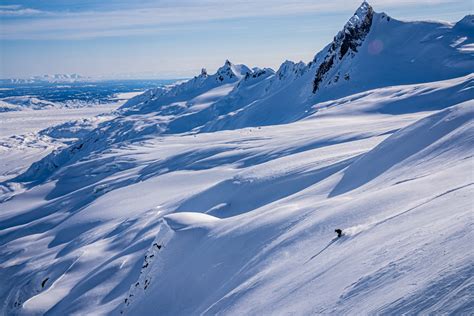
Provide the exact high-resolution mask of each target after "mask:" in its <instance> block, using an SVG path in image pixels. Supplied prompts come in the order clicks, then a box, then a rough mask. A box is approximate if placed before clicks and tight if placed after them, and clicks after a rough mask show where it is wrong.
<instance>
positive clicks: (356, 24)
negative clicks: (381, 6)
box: [313, 1, 374, 93]
mask: <svg viewBox="0 0 474 316" xmlns="http://www.w3.org/2000/svg"><path fill="white" fill-rule="evenodd" d="M373 16H374V10H373V9H372V7H371V6H370V5H369V3H368V2H367V1H364V2H362V4H361V5H360V6H359V8H358V9H357V10H356V12H355V13H354V15H353V16H352V17H351V18H350V19H349V21H347V23H346V24H345V25H344V28H343V29H342V31H340V32H339V33H338V34H337V35H336V36H335V37H334V40H333V42H332V43H331V46H330V47H329V50H328V53H327V55H326V56H325V58H324V60H323V61H322V62H321V64H320V65H319V68H318V70H317V71H316V77H315V78H314V81H313V93H316V91H317V90H318V89H319V86H320V84H321V82H322V81H323V79H324V77H325V75H326V74H327V73H328V72H329V71H330V70H331V69H332V68H333V66H334V65H335V64H337V60H338V59H339V60H342V59H343V58H344V56H346V55H347V54H351V55H352V54H354V53H357V48H358V47H359V46H360V45H362V43H363V42H364V40H365V37H366V36H367V34H368V33H369V31H370V27H371V26H372V19H373Z"/></svg>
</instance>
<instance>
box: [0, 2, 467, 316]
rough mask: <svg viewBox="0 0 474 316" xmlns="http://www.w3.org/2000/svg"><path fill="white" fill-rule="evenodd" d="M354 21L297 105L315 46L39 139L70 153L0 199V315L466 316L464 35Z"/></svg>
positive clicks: (461, 28) (202, 78)
mask: <svg viewBox="0 0 474 316" xmlns="http://www.w3.org/2000/svg"><path fill="white" fill-rule="evenodd" d="M369 8H370V6H368V4H366V3H364V4H363V6H362V7H361V8H360V9H359V10H358V11H357V12H356V15H355V16H354V17H353V18H352V19H351V20H350V21H349V23H348V24H347V25H346V26H345V29H346V28H347V29H352V30H353V31H352V32H351V31H348V33H346V32H344V34H351V36H350V38H346V35H344V34H342V35H341V36H339V37H338V38H339V39H340V41H338V45H339V44H341V43H346V44H344V45H346V46H347V47H346V48H347V51H345V53H344V54H341V50H340V48H341V47H342V46H338V47H339V48H338V49H337V50H335V51H334V52H337V53H335V54H334V61H333V64H332V65H327V66H324V67H327V71H325V72H324V75H322V76H321V81H320V83H319V87H318V91H316V93H314V94H313V92H312V89H313V80H314V78H315V76H316V73H317V71H318V69H319V68H320V66H321V63H322V61H323V60H325V56H327V54H333V53H334V52H330V51H329V50H330V49H329V48H330V45H331V44H330V45H329V46H328V47H326V48H325V49H324V50H323V51H321V52H320V53H319V54H318V55H317V56H316V58H315V60H314V61H312V62H311V63H309V64H305V63H302V62H300V63H293V62H289V61H287V62H285V63H283V64H282V66H281V67H280V68H279V69H278V70H277V71H276V72H275V71H273V70H272V69H268V68H263V69H260V68H253V69H249V68H248V67H246V66H244V65H235V64H233V63H231V62H229V61H226V62H225V64H224V65H223V66H222V67H221V68H220V69H219V70H218V71H217V72H216V73H214V74H209V73H208V72H207V71H206V70H205V69H203V70H202V71H201V74H200V75H198V76H196V77H194V78H192V79H191V80H188V81H185V82H180V83H175V84H173V85H169V86H165V87H159V88H156V89H152V90H149V91H147V92H145V93H144V94H142V95H139V96H136V97H134V98H132V99H131V100H129V101H128V102H127V104H125V105H124V106H123V107H121V108H120V109H119V110H117V111H116V112H114V113H113V114H111V115H109V116H107V117H98V118H96V119H89V120H79V121H76V122H69V123H64V124H61V125H59V126H55V127H52V128H48V129H46V130H43V131H41V132H40V133H38V135H40V136H41V137H44V138H46V137H51V138H55V139H60V138H61V136H64V137H65V138H67V139H68V142H71V143H70V144H69V145H68V146H64V147H61V148H58V149H56V150H55V151H54V152H53V153H51V154H49V155H48V156H46V157H44V158H43V159H41V160H39V161H37V162H36V163H33V164H32V165H31V166H30V168H29V169H28V170H27V171H25V172H23V173H21V174H20V175H18V176H17V177H15V178H13V179H10V178H8V180H5V181H4V182H2V183H1V184H0V190H1V191H0V192H1V195H0V201H1V202H0V246H1V247H0V279H1V280H2V282H1V285H0V301H1V302H2V305H0V314H6V315H16V314H20V315H38V314H49V315H66V314H80V315H85V314H94V315H116V314H120V313H121V314H125V315H150V314H159V315H197V314H205V315H213V314H225V315H262V314H263V315H266V314H296V315H307V314H337V315H339V314H341V315H347V314H354V315H365V314H380V313H382V314H384V313H388V314H393V313H395V314H396V313H406V314H420V313H421V314H423V313H447V314H450V313H452V314H463V313H470V312H471V311H472V304H469V303H466V302H468V301H469V298H470V292H471V289H472V286H473V281H472V277H471V274H472V269H470V268H469V267H470V266H471V262H472V259H473V258H472V251H471V244H472V238H473V235H472V195H473V193H474V192H473V189H474V178H473V174H472V172H469V170H472V163H473V162H472V157H473V152H472V148H473V147H474V139H473V136H472V135H473V124H474V123H473V118H474V110H473V109H474V103H473V101H472V99H473V98H474V92H473V91H474V90H473V75H472V70H473V65H474V64H473V61H472V56H471V55H470V54H471V53H469V47H470V46H469V45H472V31H471V26H472V23H471V22H472V19H471V18H469V17H467V18H465V19H463V20H462V21H461V22H458V23H457V24H455V25H454V26H453V25H447V24H440V23H435V22H429V23H428V22H401V21H397V20H395V19H393V18H390V17H388V16H387V15H386V14H380V13H375V12H373V13H369V12H371V9H369ZM369 15H371V16H372V17H371V23H368V21H369V20H368V19H367V17H368V16H369ZM359 31H360V32H362V33H360V32H359ZM356 34H363V36H361V37H358V38H355V37H354V35H356ZM346 39H347V40H346ZM378 41H380V42H378ZM380 43H382V45H380ZM341 45H342V44H341ZM433 64H436V65H437V67H432V65H433ZM368 70H370V71H368ZM345 74H348V76H347V79H345V78H346V76H345ZM337 76H339V78H338V80H335V79H336V77H337ZM31 112H33V111H31ZM72 136H77V139H76V140H74V139H73V138H71V137H72ZM26 141H28V140H25V142H26ZM337 228H339V229H342V236H341V237H339V238H338V237H337V236H336V234H335V231H334V230H335V229H337ZM427 263H429V264H427Z"/></svg>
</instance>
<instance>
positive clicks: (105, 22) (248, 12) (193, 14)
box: [0, 0, 455, 39]
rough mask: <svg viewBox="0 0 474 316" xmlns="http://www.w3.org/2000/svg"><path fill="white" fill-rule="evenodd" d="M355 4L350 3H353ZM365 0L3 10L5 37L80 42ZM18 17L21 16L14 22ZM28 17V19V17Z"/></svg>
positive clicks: (387, 0)
mask: <svg viewBox="0 0 474 316" xmlns="http://www.w3.org/2000/svg"><path fill="white" fill-rule="evenodd" d="M451 1H455V0H417V1H414V0H375V1H372V4H373V5H374V7H375V8H376V9H377V7H378V6H380V7H400V6H412V5H422V4H439V3H445V2H451ZM348 2H350V3H348ZM360 2H361V1H360V0H351V1H347V0H332V1H314V0H293V1H284V0H260V1H255V0H234V1H224V0H201V1H196V0H175V1H170V0H162V1H155V2H153V3H146V6H145V7H143V6H141V7H137V5H135V6H130V5H129V6H128V7H126V8H122V9H116V8H114V9H113V10H110V11H104V8H99V9H102V10H95V11H79V12H71V11H48V10H39V9H34V8H25V7H23V6H20V5H3V6H0V18H1V17H9V18H8V19H2V21H1V22H2V28H1V29H0V38H2V39H81V38H97V37H110V36H129V35H140V34H143V35H145V34H150V33H153V32H166V31H170V30H172V29H173V28H172V27H171V26H175V27H176V26H179V25H181V26H182V25H183V24H188V25H189V24H190V23H200V22H209V21H219V20H231V19H242V18H256V17H271V16H288V15H301V14H324V13H330V12H339V11H347V10H348V8H353V9H355V8H356V7H357V5H358V4H359V3H360ZM15 17H21V19H20V18H18V19H15ZM28 17H29V18H28Z"/></svg>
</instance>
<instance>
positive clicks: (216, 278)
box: [124, 102, 474, 315]
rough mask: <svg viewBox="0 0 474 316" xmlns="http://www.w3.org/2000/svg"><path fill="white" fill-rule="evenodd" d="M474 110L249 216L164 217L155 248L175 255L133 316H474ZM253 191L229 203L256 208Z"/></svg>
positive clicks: (448, 116) (164, 262) (159, 267)
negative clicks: (473, 245)
mask: <svg viewBox="0 0 474 316" xmlns="http://www.w3.org/2000/svg"><path fill="white" fill-rule="evenodd" d="M473 105H474V103H473V102H468V103H464V104H460V105H457V106H454V107H452V108H448V109H446V110H444V111H442V112H440V113H437V114H434V115H432V116H430V117H428V118H425V119H423V120H420V121H419V122H417V123H415V124H412V125H410V126H408V127H407V128H404V129H402V130H400V131H399V132H397V133H395V134H394V135H392V136H391V137H389V138H388V139H386V140H385V141H383V142H382V143H381V144H380V145H378V146H376V147H375V148H374V149H372V150H371V151H369V152H367V153H366V154H363V155H361V156H360V157H359V158H358V159H357V160H355V161H354V162H353V163H350V165H349V167H348V168H346V169H345V170H343V171H339V172H336V173H335V174H333V175H330V176H328V177H327V178H322V179H320V181H319V182H317V183H315V184H313V185H310V186H309V187H307V188H306V189H305V190H302V191H300V192H298V193H296V194H293V195H291V196H289V197H287V198H283V199H281V200H278V202H275V203H270V204H267V205H264V206H262V207H256V208H254V209H253V211H251V212H248V213H245V214H244V215H241V216H235V217H231V218H228V219H221V220H219V219H216V218H212V217H209V220H208V219H204V218H201V217H199V216H195V218H194V217H193V216H191V214H189V215H188V213H182V214H181V215H182V217H180V218H178V217H176V219H173V221H170V220H168V219H166V217H165V221H164V222H162V223H161V224H160V234H159V235H158V236H157V238H156V239H155V243H157V244H160V245H163V244H164V245H165V246H166V247H165V248H162V249H160V251H156V252H155V256H156V257H157V258H156V259H153V261H150V264H149V265H146V266H144V268H143V269H142V278H141V279H140V282H139V283H137V284H135V285H133V286H132V292H131V293H133V294H134V295H133V296H131V297H129V299H128V300H127V304H125V305H124V306H126V307H124V308H125V309H124V311H125V313H126V314H130V315H142V314H149V313H159V314H164V315H174V314H201V313H203V314H215V313H224V314H260V313H279V314H280V313H283V314H286V313H289V314H299V315H301V314H308V313H323V314H326V313H331V314H334V313H337V314H340V313H343V314H344V313H348V312H349V313H351V314H367V313H409V314H418V313H429V312H436V313H441V312H442V313H459V312H463V313H468V311H469V310H471V311H472V305H470V303H469V299H468V297H469V295H470V294H469V288H470V287H471V286H472V284H473V283H472V282H473V281H472V278H471V276H472V272H473V271H472V266H471V264H470V261H471V260H472V253H471V252H470V251H469V247H470V246H469V245H470V240H472V238H473V237H474V236H473V234H472V229H471V225H472V217H471V216H472V199H471V198H470V196H471V195H472V193H473V188H474V182H473V180H474V179H473V177H472V174H471V175H468V176H466V175H465V173H464V172H463V170H465V168H469V167H472V161H470V160H469V159H468V158H469V157H472V148H473V146H474V138H473V133H472V132H473V128H474V121H473V117H474V116H473V115H474V111H473ZM427 135H429V137H427ZM259 170H261V169H259ZM261 171H263V170H261ZM261 171H260V172H261ZM257 174H258V173H257ZM314 176H315V175H313V177H314ZM254 178H255V175H254ZM300 180H302V179H300ZM253 181H257V182H258V181H259V180H258V176H257V178H256V179H255V180H253ZM274 181H275V180H274ZM236 185H237V186H238V187H239V188H245V186H246V185H247V184H246V181H245V180H244V179H240V181H239V182H238V184H236ZM259 186H260V187H263V188H265V185H263V184H262V183H260V185H259ZM234 187H235V185H234ZM415 188H416V189H415ZM247 190H248V191H243V192H242V191H241V190H240V189H237V190H236V189H235V188H234V190H232V193H230V196H228V197H227V199H228V200H230V199H231V196H232V195H235V196H239V201H240V202H244V203H245V202H247V203H249V202H250V203H252V202H253V200H254V199H255V200H256V201H258V200H259V198H256V197H255V196H253V195H252V193H251V192H252V187H251V186H250V187H248V189H247ZM216 193H217V192H214V194H216ZM326 195H328V197H329V198H326ZM242 199H244V201H242ZM454 201H455V202H454ZM194 205H200V204H199V203H195V204H194ZM177 221H178V222H179V223H180V224H178V225H177V224H176V223H177ZM335 227H341V228H343V231H344V232H345V236H344V237H343V238H342V239H333V237H334V233H333V229H334V228H335ZM150 251H152V249H151V250H150ZM423 262H430V264H429V265H426V264H423ZM451 293H452V294H451ZM454 293H456V294H454ZM308 298H311V299H308ZM130 302H131V303H130ZM127 305H128V306H127Z"/></svg>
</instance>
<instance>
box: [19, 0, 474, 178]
mask: <svg viewBox="0 0 474 316" xmlns="http://www.w3.org/2000/svg"><path fill="white" fill-rule="evenodd" d="M473 34H474V22H473V17H472V16H469V15H468V16H466V17H465V18H464V19H462V20H461V21H459V22H458V23H456V24H446V23H440V22H404V21H399V20H396V19H394V18H391V17H390V16H388V15H387V14H385V13H377V12H375V11H374V10H373V8H372V7H371V6H370V5H369V4H368V3H367V2H363V3H362V4H361V6H360V7H359V8H358V9H357V10H356V12H355V14H354V15H353V16H352V17H351V18H350V19H349V20H348V22H347V23H346V24H345V25H344V27H343V28H342V30H341V31H340V32H338V33H337V35H336V36H335V37H334V39H333V41H332V42H331V43H329V44H328V45H327V46H326V47H325V48H323V49H322V50H321V51H320V52H319V53H317V54H316V56H315V57H314V59H313V60H312V61H311V62H309V63H308V64H306V63H304V62H298V63H294V62H292V61H285V62H284V63H283V64H282V65H281V66H280V68H279V69H278V70H277V71H276V72H275V71H274V70H272V69H270V68H263V69H262V68H257V67H256V68H252V69H251V68H249V67H247V66H245V65H238V64H233V63H232V62H230V61H229V60H226V61H225V63H224V65H223V66H222V67H220V68H219V69H218V70H217V71H216V73H214V74H209V73H208V72H207V71H206V69H203V70H202V71H201V73H200V74H199V75H197V76H195V77H194V78H192V79H190V80H188V81H184V82H178V83H176V84H172V85H168V86H162V87H158V88H155V89H151V90H148V91H146V92H145V93H143V94H141V95H139V96H136V97H134V98H132V99H130V100H129V101H128V102H127V103H125V104H124V105H123V106H122V107H121V108H120V109H119V110H118V114H119V115H118V116H117V117H116V118H115V119H113V120H111V121H108V122H104V123H103V124H101V125H100V126H99V127H98V128H97V129H96V130H94V131H92V132H91V133H90V134H89V135H87V137H84V138H82V139H80V140H79V141H78V142H77V143H76V144H73V145H71V147H69V148H66V149H63V150H62V151H59V152H55V153H52V154H51V155H49V156H47V157H45V158H44V159H43V160H41V161H39V162H37V163H35V164H33V165H32V166H31V168H30V170H28V171H26V173H25V174H23V175H21V176H19V178H18V179H17V180H18V181H31V180H37V179H38V178H44V177H47V176H48V175H49V174H50V173H51V172H52V171H54V170H56V169H57V168H58V167H60V166H61V165H63V164H65V163H67V162H68V161H70V160H71V159H72V160H76V159H81V157H82V156H83V155H87V154H88V153H89V152H90V151H91V150H92V151H95V150H97V149H100V148H103V147H104V146H108V145H111V144H115V143H121V142H124V141H127V142H135V141H140V140H143V139H147V138H149V137H153V135H160V134H176V133H189V132H191V133H199V132H213V131H220V130H233V129H239V128H244V127H256V126H268V125H275V124H286V123H291V122H295V121H298V120H301V119H304V118H306V117H309V116H311V115H314V114H315V113H318V111H320V110H321V106H319V105H318V104H324V102H330V101H331V100H337V99H340V98H343V97H346V96H349V95H354V94H357V93H361V92H364V91H370V90H371V89H377V88H383V87H391V86H396V85H407V84H420V83H424V82H433V81H440V80H447V79H452V78H457V77H461V76H466V75H469V74H471V73H473V72H474V58H473V55H474V53H473V49H472V45H474V37H473ZM468 81H469V82H471V81H472V80H471V79H468ZM456 93H457V98H456V101H457V102H462V101H466V100H470V99H471V98H472V95H471V93H470V91H469V90H468V89H463V88H462V87H459V91H457V92H456ZM450 105H452V104H449V102H448V104H446V103H443V105H441V104H440V100H437V99H436V98H435V99H434V101H433V102H432V103H430V104H429V105H428V106H424V107H423V109H422V110H424V111H426V110H430V109H439V108H440V107H448V106H450ZM419 110H421V109H419V106H418V107H393V106H392V107H380V108H378V109H377V111H378V112H382V113H390V114H397V113H410V112H417V111H419Z"/></svg>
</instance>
